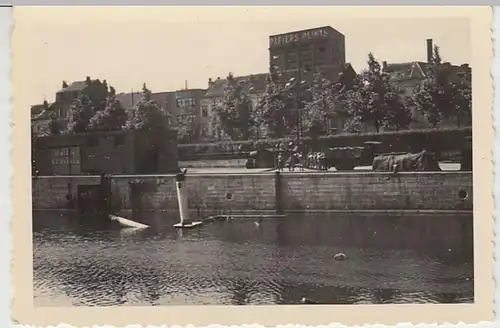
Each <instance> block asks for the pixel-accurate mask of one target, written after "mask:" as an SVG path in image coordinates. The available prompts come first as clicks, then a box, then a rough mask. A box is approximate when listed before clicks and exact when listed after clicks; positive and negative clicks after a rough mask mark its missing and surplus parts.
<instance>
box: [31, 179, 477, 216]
mask: <svg viewBox="0 0 500 328" xmlns="http://www.w3.org/2000/svg"><path fill="white" fill-rule="evenodd" d="M174 181H175V179H174V176H172V175H162V176H114V177H113V178H112V192H113V204H114V206H115V208H119V209H135V210H177V199H176V191H175V182H174ZM278 182H279V183H276V175H275V174H274V173H256V174H250V173H248V174H211V175H203V174H189V175H188V178H187V188H188V190H189V193H188V194H189V207H190V209H193V210H198V209H199V210H202V211H217V210H221V211H235V212H247V211H273V212H274V211H276V210H277V209H282V210H283V211H284V212H293V211H306V210H309V211H339V210H348V211H350V210H352V211H356V210H363V211H370V210H376V211H378V210H448V211H450V210H451V211H454V210H457V211H459V210H467V211H470V210H472V208H473V207H472V205H473V201H472V192H473V190H472V189H473V188H472V173H470V172H435V173H433V172H415V173H401V174H399V175H397V176H391V174H388V173H375V172H350V173H340V172H330V173H298V172H295V173H288V172H282V173H281V177H280V179H279V181H278ZM32 184H33V186H32V195H33V208H34V209H64V208H66V204H67V195H68V194H71V195H72V197H76V194H77V185H79V184H99V177H97V176H87V177H38V178H33V180H32ZM277 188H278V189H277ZM68 190H69V191H68Z"/></svg>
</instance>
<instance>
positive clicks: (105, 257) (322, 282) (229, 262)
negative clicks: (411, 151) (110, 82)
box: [33, 214, 473, 306]
mask: <svg viewBox="0 0 500 328" xmlns="http://www.w3.org/2000/svg"><path fill="white" fill-rule="evenodd" d="M161 215H164V214H161ZM35 220H37V221H36V222H38V223H36V224H34V232H33V245H34V248H33V265H34V278H33V287H34V300H35V304H36V305H37V306H60V305H66V306H112V305H148V306H151V305H153V306H155V305H169V304H170V305H171V304H255V305H257V304H296V303H299V302H300V299H301V298H302V297H304V296H307V297H308V298H311V299H314V300H316V301H317V302H320V303H330V304H374V303H457V302H472V301H473V261H472V240H470V241H469V243H470V244H464V240H468V239H467V236H468V235H467V236H466V237H465V238H464V231H465V230H464V225H465V226H466V225H467V224H469V225H470V229H471V227H472V221H471V220H470V218H465V219H463V218H456V217H450V218H440V219H439V220H436V218H435V217H434V218H430V219H426V218H425V217H424V218H422V217H415V218H408V217H405V219H404V220H398V219H394V218H392V219H387V220H386V219H384V218H376V219H374V218H373V217H368V218H365V217H362V216H356V217H353V216H336V217H335V218H332V219H325V218H324V217H321V218H315V217H308V218H307V219H306V218H304V217H289V218H286V220H272V221H271V220H270V221H265V222H263V224H262V225H261V226H260V227H259V228H256V226H255V225H254V224H253V221H251V220H241V221H236V220H235V221H233V222H227V223H224V224H214V225H207V226H205V227H203V229H201V230H196V231H187V232H183V233H182V235H181V234H180V233H179V232H178V231H175V229H173V228H172V227H171V225H170V224H165V226H155V227H153V228H150V229H148V230H145V231H144V232H138V233H133V234H132V233H128V232H123V231H119V230H102V229H101V230H99V229H92V227H89V226H85V225H82V224H70V223H68V222H71V220H72V218H70V217H69V218H66V219H65V220H67V221H68V222H66V221H64V222H66V223H65V225H62V224H61V218H60V217H57V219H52V218H51V217H50V216H48V217H39V216H35ZM42 220H43V221H42ZM51 220H52V221H51ZM154 220H155V222H162V221H161V220H162V218H161V217H160V218H154ZM165 220H166V219H165ZM141 222H146V221H141ZM436 222H441V223H439V224H442V226H439V225H437V223H436ZM464 222H465V223H464ZM363 224H364V229H363ZM37 225H38V226H37ZM421 225H432V226H433V229H434V231H436V232H435V233H434V234H430V235H424V234H423V233H429V232H427V231H433V229H430V228H426V229H424V228H422V227H421ZM367 226H369V227H370V228H369V229H368V228H367ZM466 227H467V226H466ZM443 231H447V232H449V234H448V235H447V236H446V238H441V239H439V238H436V236H435V235H436V234H440V235H442V234H443ZM453 233H455V235H453ZM416 234H417V236H415V235H416ZM467 234H469V233H467ZM470 236H472V233H471V232H470ZM471 238H472V237H471ZM340 251H342V252H344V253H346V254H348V260H346V261H336V260H334V259H333V255H334V254H336V253H337V252H340Z"/></svg>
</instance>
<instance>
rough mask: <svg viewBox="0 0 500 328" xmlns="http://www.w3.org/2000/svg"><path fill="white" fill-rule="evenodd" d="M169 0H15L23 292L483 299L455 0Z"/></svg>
mask: <svg viewBox="0 0 500 328" xmlns="http://www.w3.org/2000/svg"><path fill="white" fill-rule="evenodd" d="M181 10H182V8H169V7H156V8H154V7H153V8H147V7H137V8H127V9H125V8H112V7H109V8H107V9H104V8H103V9H102V10H98V9H97V8H95V7H94V8H92V7H87V8H84V7H82V8H78V7H45V8H42V7H37V8H35V7H27V8H23V9H20V10H19V12H18V15H17V20H18V21H19V23H16V24H17V25H16V33H17V37H18V39H19V40H21V39H22V41H19V42H18V45H17V47H18V48H17V49H18V52H17V54H16V56H17V59H16V60H17V61H18V65H19V66H21V65H24V66H23V72H25V71H26V73H25V74H23V75H22V77H20V78H19V79H18V81H17V82H16V83H18V85H19V86H20V87H19V89H21V91H20V92H22V93H23V97H22V99H20V100H19V105H20V106H22V108H21V109H20V110H22V111H28V110H29V113H30V121H31V132H30V135H31V144H29V147H31V154H30V156H31V206H32V207H31V215H32V216H31V222H30V225H31V232H30V233H29V234H30V236H31V239H32V241H31V243H32V246H31V247H32V257H31V261H32V270H33V275H32V277H33V278H32V297H33V306H34V307H35V308H51V307H63V308H64V307H89V306H90V307H116V306H119V307H131V306H133V307H153V306H156V307H168V306H194V305H196V306H206V305H222V306H242V305H247V306H248V305H251V306H253V305H291V306H299V305H305V306H307V308H308V309H312V308H314V306H317V305H375V304H385V305H388V304H407V305H414V304H474V303H476V302H477V301H478V300H477V297H478V296H477V295H478V294H477V291H476V290H475V280H476V279H478V278H477V276H476V274H475V272H477V271H475V266H476V265H478V264H477V263H476V262H477V259H476V258H475V241H477V239H476V236H475V229H476V227H477V224H476V223H475V220H485V221H486V220H492V219H491V217H487V216H484V217H478V216H477V215H474V210H475V208H476V206H477V204H476V205H474V200H475V199H476V198H477V197H476V192H478V190H481V189H482V188H486V187H487V186H484V187H483V186H481V185H479V187H478V186H476V185H474V186H473V182H474V183H477V181H482V180H477V179H476V176H475V174H476V172H473V170H478V169H479V170H482V168H479V166H478V167H476V164H477V163H480V162H479V161H478V160H476V158H475V156H476V155H474V151H475V149H474V147H473V144H474V145H475V147H479V146H481V145H479V146H478V143H477V142H476V141H474V142H473V135H474V136H475V134H474V133H473V123H474V122H475V121H476V120H477V117H476V115H478V114H477V113H476V112H477V111H480V112H481V113H483V114H480V115H481V116H482V117H485V116H488V115H490V114H489V113H490V111H491V107H484V108H478V107H476V106H475V105H473V104H475V103H476V100H475V99H474V97H473V88H472V84H473V83H472V81H473V80H474V84H475V85H476V83H478V82H476V79H479V78H483V76H484V75H483V76H481V75H475V74H476V72H477V70H479V68H478V67H479V64H481V63H479V64H478V66H477V67H476V66H475V64H477V63H478V61H477V58H478V57H475V58H476V61H473V42H474V34H473V33H472V32H471V31H472V28H471V24H472V23H471V19H470V18H468V17H467V16H463V15H462V16H461V15H458V14H457V15H455V16H453V15H450V16H449V17H434V16H433V15H428V17H426V16H422V15H415V17H412V16H411V11H412V10H414V9H411V8H408V9H407V10H406V12H403V11H402V10H401V11H400V12H403V15H396V14H394V15H392V16H388V15H385V16H380V17H378V16H377V15H372V16H369V14H368V13H367V10H368V9H365V11H364V12H363V13H364V16H359V17H357V16H356V15H347V14H346V15H342V14H340V13H335V9H334V8H325V9H324V10H323V11H324V12H323V13H321V12H320V11H321V10H317V11H316V12H319V13H318V14H317V15H308V14H304V15H303V16H301V15H299V14H297V15H293V14H290V15H288V16H283V17H281V19H279V16H277V15H278V14H277V13H279V10H280V8H271V7H269V9H267V10H266V9H261V14H250V12H251V11H250V12H249V13H245V9H244V8H240V9H237V8H233V9H232V11H229V12H228V13H227V14H225V15H219V16H218V13H219V12H222V7H221V8H219V9H214V8H207V9H206V12H204V11H202V10H201V9H200V10H199V11H193V12H192V15H189V10H187V9H186V10H185V11H183V12H182V13H183V14H182V15H181V14H180V11H181ZM193 10H194V9H193ZM228 10H229V9H228ZM255 10H257V9H255ZM307 10H308V9H307V8H305V9H300V8H299V9H296V12H297V13H300V12H301V11H304V13H306V12H307ZM431 10H432V9H431ZM178 11H179V13H178ZM216 13H217V15H216ZM328 13H330V14H328ZM28 37H29V39H28ZM485 58H489V57H485ZM483 64H484V63H483ZM28 71H29V73H27V72H28ZM478 74H479V73H478ZM477 76H479V78H478V77H477ZM483 83H489V81H486V80H484V81H483ZM474 91H475V90H474ZM474 95H475V93H474ZM483 103H484V102H483ZM486 105H489V106H490V105H491V102H490V104H488V103H487V104H486ZM474 126H477V125H474ZM483 128H484V129H485V131H486V133H489V132H488V130H489V129H492V128H491V127H490V126H484V127H481V128H480V129H483ZM25 130H27V127H26V128H25ZM488 135H489V134H488ZM488 142H490V141H488ZM26 145H28V144H27V143H26V144H25V145H24V146H23V147H26ZM484 146H485V147H486V146H488V145H487V144H484ZM485 149H487V148H485ZM488 156H490V155H488ZM473 164H475V165H473ZM477 165H480V164H477ZM490 165H491V164H490ZM483 173H484V174H488V172H483ZM490 173H491V172H490ZM478 188H479V189H478ZM25 191H26V190H25ZM481 195H483V193H481ZM484 195H486V197H491V191H490V190H485V192H484ZM488 204H489V203H488ZM25 206H27V205H25ZM485 210H486V211H488V210H489V209H485ZM486 214H488V215H491V213H490V212H486ZM487 224H488V225H486V223H485V226H486V227H489V224H490V223H489V222H488V223H487ZM23 238H29V237H28V232H26V236H24V237H23ZM484 238H489V236H488V235H484ZM487 256H489V255H487ZM491 256H492V254H491ZM490 271H491V270H490ZM488 274H489V273H488Z"/></svg>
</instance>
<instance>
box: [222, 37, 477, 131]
mask: <svg viewBox="0 0 500 328" xmlns="http://www.w3.org/2000/svg"><path fill="white" fill-rule="evenodd" d="M367 64H368V67H367V68H366V69H364V70H363V71H361V72H360V73H359V74H357V75H356V76H355V77H354V78H352V79H351V78H342V76H341V77H340V78H339V79H338V80H337V81H330V80H329V79H328V78H326V77H325V76H323V75H321V74H315V76H314V78H313V80H312V82H310V83H304V81H298V80H293V79H292V80H288V81H284V80H283V75H282V74H281V73H280V72H279V71H278V70H276V69H273V68H272V69H271V71H270V74H269V76H268V78H267V81H266V84H267V85H266V89H265V91H264V93H263V95H262V96H261V97H260V99H259V101H258V103H257V106H252V102H251V100H250V97H249V88H248V86H246V85H245V82H243V81H236V79H235V78H234V77H233V75H232V74H229V76H228V78H227V81H228V83H227V85H226V87H225V90H224V97H223V100H222V102H221V103H219V104H214V105H215V109H216V111H215V112H216V113H217V115H218V119H219V122H220V125H221V128H222V130H223V131H224V132H225V133H226V134H227V135H228V136H229V137H230V138H231V139H232V140H247V139H251V138H255V137H258V134H259V131H261V129H262V127H263V128H264V129H265V130H267V134H268V136H269V137H272V138H282V137H287V136H290V135H292V134H294V133H298V132H299V129H300V132H301V133H302V134H303V135H307V136H311V137H314V136H318V135H325V134H328V133H329V126H330V123H331V121H332V120H333V119H339V120H341V121H342V122H343V123H344V124H343V129H344V130H345V131H347V132H360V131H362V130H363V129H364V127H365V126H370V125H371V126H373V127H374V129H375V130H376V131H377V132H379V131H380V129H382V128H391V129H396V130H402V129H407V128H408V127H409V125H410V124H411V123H412V121H413V119H414V117H413V115H412V111H414V110H419V111H420V112H421V113H422V114H423V115H424V117H425V118H426V119H427V121H428V122H429V124H430V125H431V127H437V126H438V125H439V124H440V123H441V122H442V121H443V120H445V119H448V118H451V117H455V118H457V123H458V124H459V125H460V124H462V125H468V124H471V119H472V114H471V107H472V99H471V97H472V90H471V77H470V72H469V71H464V72H462V73H461V75H460V74H459V75H458V76H457V74H456V72H455V73H454V72H450V70H451V69H452V67H451V65H446V64H443V62H442V59H441V56H440V54H439V47H437V46H436V47H435V48H434V52H433V56H432V61H431V63H429V64H428V65H426V67H425V70H426V72H425V79H424V80H423V82H422V83H421V84H419V85H417V86H416V89H415V90H414V93H413V94H412V95H406V94H405V92H404V90H403V89H402V88H401V87H399V86H398V85H397V84H396V83H394V81H393V79H392V76H391V75H390V74H389V73H387V72H385V71H384V70H383V69H382V67H381V65H380V63H379V62H378V61H377V60H376V59H375V57H374V56H373V54H371V53H370V54H368V62H367ZM304 84H306V85H304ZM460 119H462V120H463V122H460Z"/></svg>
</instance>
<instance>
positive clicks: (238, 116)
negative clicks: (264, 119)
mask: <svg viewBox="0 0 500 328" xmlns="http://www.w3.org/2000/svg"><path fill="white" fill-rule="evenodd" d="M245 89H246V88H245V85H244V83H243V82H242V81H240V82H238V81H236V79H235V78H234V76H233V74H232V73H229V75H228V77H227V85H226V86H225V88H224V97H223V100H222V104H221V105H220V106H216V107H215V109H216V111H217V114H218V115H219V118H220V123H221V128H222V130H223V131H224V132H225V133H226V134H227V135H228V136H229V137H230V138H231V139H232V140H248V139H249V138H250V137H251V132H252V130H253V127H254V126H255V124H256V120H255V113H254V110H253V106H252V101H251V100H250V97H249V96H248V93H247V90H245Z"/></svg>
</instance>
